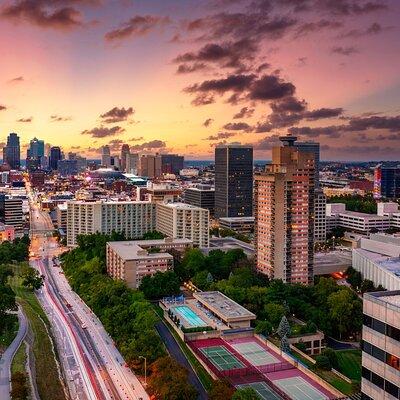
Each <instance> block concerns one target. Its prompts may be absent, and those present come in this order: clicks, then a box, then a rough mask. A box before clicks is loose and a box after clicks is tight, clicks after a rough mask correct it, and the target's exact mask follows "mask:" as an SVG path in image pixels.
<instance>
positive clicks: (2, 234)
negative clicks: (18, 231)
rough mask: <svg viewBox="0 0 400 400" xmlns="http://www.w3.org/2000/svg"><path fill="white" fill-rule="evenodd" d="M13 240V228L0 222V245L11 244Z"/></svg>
mask: <svg viewBox="0 0 400 400" xmlns="http://www.w3.org/2000/svg"><path fill="white" fill-rule="evenodd" d="M14 239H15V228H14V227H13V226H12V225H5V224H3V223H1V222H0V243H3V242H12V241H13V240H14Z"/></svg>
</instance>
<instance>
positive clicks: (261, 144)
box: [253, 135, 279, 150]
mask: <svg viewBox="0 0 400 400" xmlns="http://www.w3.org/2000/svg"><path fill="white" fill-rule="evenodd" d="M277 143H279V135H272V136H266V137H265V138H264V139H261V140H259V141H258V142H256V143H255V144H253V149H254V150H271V149H272V148H273V147H274V146H276V145H277Z"/></svg>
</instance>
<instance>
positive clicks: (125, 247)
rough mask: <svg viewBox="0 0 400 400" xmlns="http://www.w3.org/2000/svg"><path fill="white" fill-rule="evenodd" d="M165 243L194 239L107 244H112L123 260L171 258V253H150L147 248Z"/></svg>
mask: <svg viewBox="0 0 400 400" xmlns="http://www.w3.org/2000/svg"><path fill="white" fill-rule="evenodd" d="M165 244H170V245H177V244H185V245H190V244H192V241H191V240H189V239H173V240H171V239H169V240H167V241H166V240H165V239H156V240H128V241H121V242H107V245H108V246H110V247H111V248H112V249H113V250H114V251H115V252H116V253H117V254H118V255H119V256H120V257H121V258H122V259H123V260H125V261H129V260H138V259H149V258H160V257H165V258H171V259H173V256H172V255H171V254H169V253H148V252H147V251H146V248H148V247H153V248H156V247H157V246H162V245H165Z"/></svg>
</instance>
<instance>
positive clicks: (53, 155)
mask: <svg viewBox="0 0 400 400" xmlns="http://www.w3.org/2000/svg"><path fill="white" fill-rule="evenodd" d="M59 160H61V149H60V148H59V147H58V146H53V147H51V148H50V160H49V166H50V169H51V170H53V171H55V170H56V169H57V163H58V161H59Z"/></svg>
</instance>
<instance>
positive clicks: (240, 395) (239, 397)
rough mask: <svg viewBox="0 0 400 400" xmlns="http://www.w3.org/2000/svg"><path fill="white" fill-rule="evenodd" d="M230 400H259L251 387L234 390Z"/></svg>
mask: <svg viewBox="0 0 400 400" xmlns="http://www.w3.org/2000/svg"><path fill="white" fill-rule="evenodd" d="M232 400H259V397H258V395H257V392H256V391H255V390H254V389H253V388H252V387H247V388H243V389H238V390H236V392H235V393H234V394H233V396H232Z"/></svg>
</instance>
